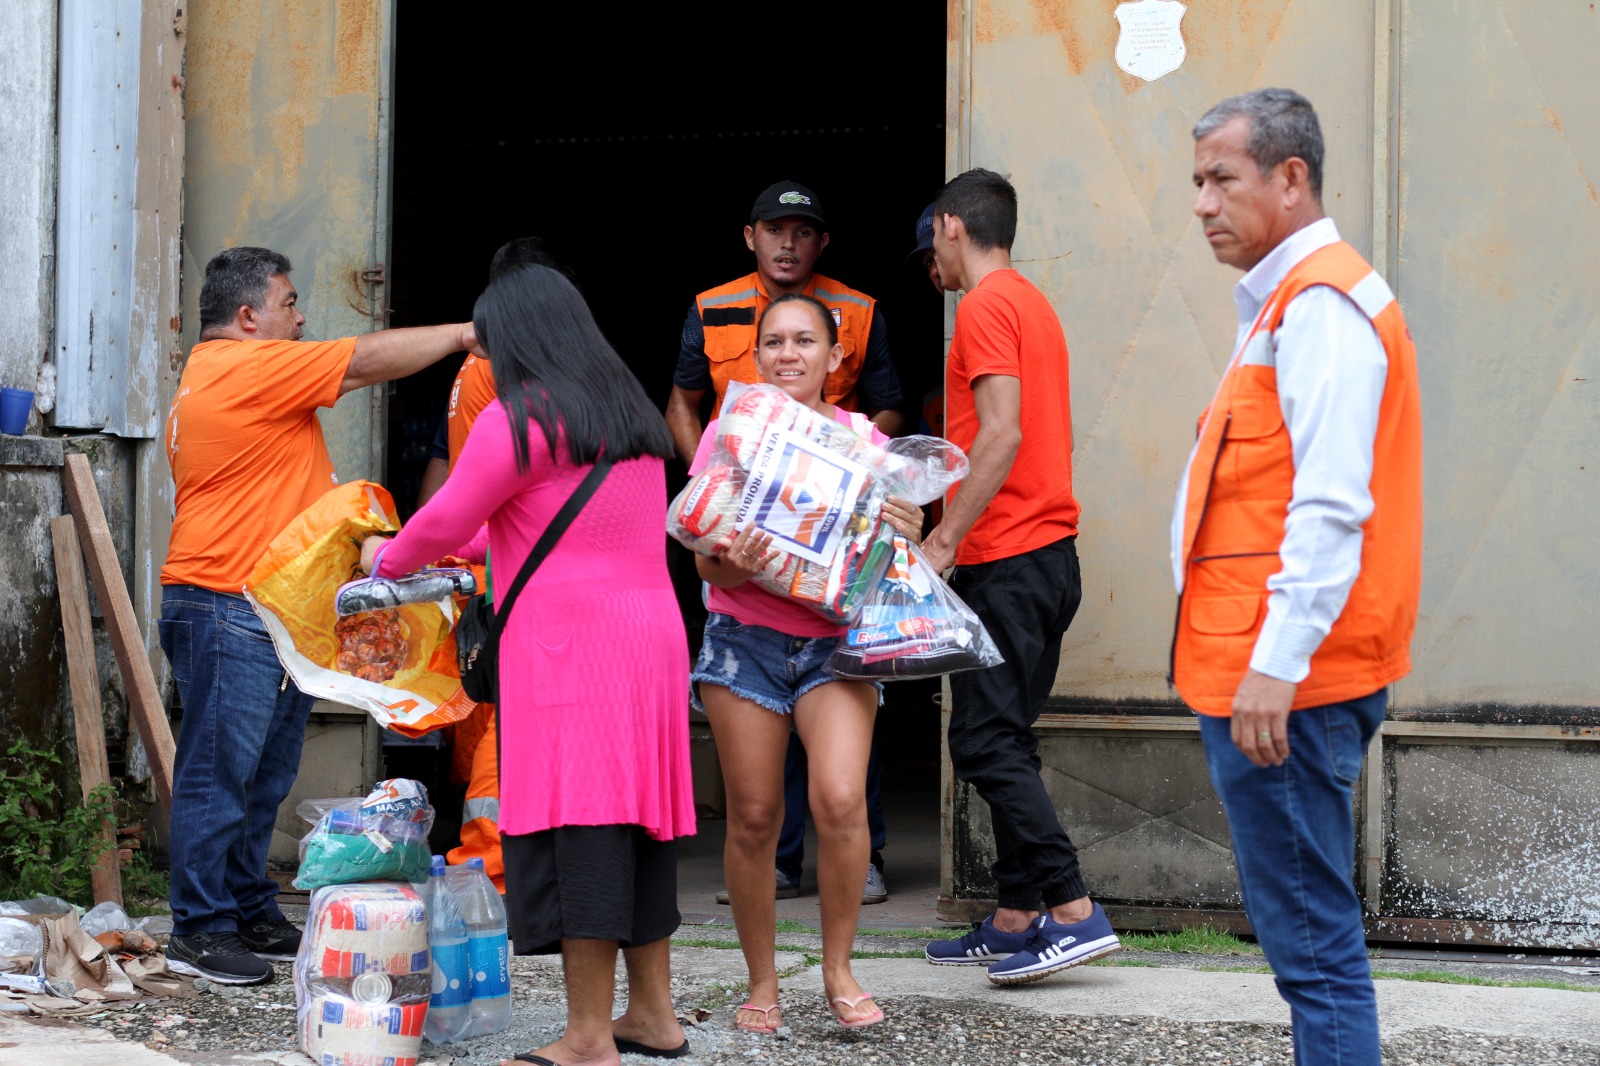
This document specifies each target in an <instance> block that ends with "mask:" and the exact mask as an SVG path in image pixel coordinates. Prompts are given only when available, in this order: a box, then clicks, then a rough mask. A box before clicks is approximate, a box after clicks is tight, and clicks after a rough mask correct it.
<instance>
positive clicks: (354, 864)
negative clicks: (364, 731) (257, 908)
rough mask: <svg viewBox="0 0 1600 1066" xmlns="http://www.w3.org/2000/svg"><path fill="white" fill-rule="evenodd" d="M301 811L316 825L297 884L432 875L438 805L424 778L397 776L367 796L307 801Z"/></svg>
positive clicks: (305, 842) (303, 846) (306, 841)
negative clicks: (431, 849)
mask: <svg viewBox="0 0 1600 1066" xmlns="http://www.w3.org/2000/svg"><path fill="white" fill-rule="evenodd" d="M298 811H299V813H300V816H301V817H302V818H304V819H305V820H306V821H308V822H311V823H312V827H311V832H309V833H307V834H306V835H305V836H304V837H303V838H302V839H301V841H300V872H299V873H297V874H296V875H295V879H294V884H295V887H296V888H321V887H322V886H324V885H343V884H350V883H352V882H356V881H411V882H416V883H422V882H425V881H426V880H427V879H428V861H429V858H430V854H429V851H428V831H429V830H430V829H432V828H433V807H431V806H430V805H429V804H428V793H427V790H426V789H424V788H423V787H422V785H421V784H419V783H418V782H416V781H412V780H410V779H408V778H404V777H396V778H391V779H389V780H387V781H379V782H378V784H377V786H376V787H375V788H373V790H372V791H371V792H369V793H368V794H367V797H366V798H365V799H362V800H353V799H321V800H305V801H303V802H301V804H300V806H299V808H298Z"/></svg>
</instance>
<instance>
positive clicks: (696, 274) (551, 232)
mask: <svg viewBox="0 0 1600 1066" xmlns="http://www.w3.org/2000/svg"><path fill="white" fill-rule="evenodd" d="M472 10H473V9H470V8H467V9H462V10H461V11H456V12H452V13H441V11H440V10H439V9H438V8H436V7H434V6H431V5H422V6H412V5H401V6H400V7H399V11H398V15H397V27H396V55H395V71H396V82H395V94H394V101H395V106H394V123H393V129H394V165H393V175H394V179H393V228H392V233H393V240H392V262H391V264H390V270H389V277H390V279H391V282H390V301H391V304H392V307H393V315H392V319H391V321H392V324H394V325H397V326H401V325H420V324H428V323H434V322H443V321H454V320H460V319H464V318H466V317H469V316H470V314H471V311H472V303H473V300H474V298H475V297H476V295H477V293H478V292H479V291H480V289H481V288H482V286H483V283H484V280H485V276H486V273H487V268H488V263H489V258H490V256H491V255H492V254H493V252H494V250H495V248H497V247H498V246H499V245H500V244H502V243H503V242H504V241H506V240H508V239H510V238H513V237H519V236H524V235H529V234H534V235H537V236H539V237H541V238H543V239H544V240H545V241H546V242H547V243H548V244H549V246H550V247H551V248H552V250H553V251H554V252H555V254H556V255H557V256H558V257H560V258H561V259H562V261H563V262H565V263H566V264H568V265H569V266H570V268H571V270H572V272H573V274H574V277H575V280H576V282H577V284H578V286H579V287H580V288H581V289H582V290H583V293H584V295H585V297H586V298H587V299H588V301H589V303H590V305H591V307H592V308H593V310H594V313H595V317H596V319H597V320H598V321H599V323H600V326H601V328H602V329H604V330H605V332H606V334H607V336H608V337H609V338H610V340H611V341H612V343H613V344H614V345H615V347H616V348H617V350H618V351H619V352H620V353H621V354H622V356H623V358H624V359H626V360H627V361H628V363H629V365H630V366H632V368H633V369H634V371H635V372H636V373H637V374H638V376H639V378H640V380H641V381H643V383H644V385H645V388H646V389H647V390H648V391H649V393H650V395H651V396H652V397H653V398H654V399H655V400H656V401H657V403H658V404H659V405H661V406H663V407H664V406H665V404H666V399H667V394H668V392H669V391H670V387H671V382H672V369H673V365H674V363H675V361H676V358H677V352H678V342H679V333H680V330H681V328H682V325H683V319H684V314H685V312H686V311H687V309H688V307H689V305H690V303H691V302H692V300H693V298H694V295H695V293H697V292H699V291H701V290H703V289H707V288H710V287H712V286H714V285H718V284H721V283H722V282H725V281H728V280H731V279H732V278H735V277H737V276H739V275H741V274H744V273H747V272H748V271H749V270H751V269H752V257H751V255H750V253H749V252H748V251H747V250H746V248H745V246H744V241H743V237H742V228H743V226H744V224H745V222H746V221H747V220H748V216H749V210H750V204H751V201H752V200H753V199H754V198H755V195H756V194H757V193H758V192H759V191H760V190H761V189H762V188H763V187H765V186H766V185H768V184H769V183H771V182H774V181H778V180H782V179H786V178H787V179H792V180H795V181H798V182H801V183H803V184H806V185H809V186H810V187H811V188H813V189H815V190H816V191H817V193H818V194H819V196H820V197H821V198H822V199H823V202H824V205H825V207H826V209H827V212H828V216H829V221H830V231H831V243H830V245H829V247H828V250H827V252H826V253H825V254H824V255H823V257H822V260H821V263H820V267H821V270H822V272H823V273H825V274H828V275H830V276H832V277H836V278H838V279H840V280H841V281H843V282H845V283H846V284H849V285H852V286H854V287H856V288H858V289H861V290H863V291H865V292H868V293H870V294H872V295H873V296H875V297H876V298H877V299H878V300H879V301H880V305H881V307H882V310H883V314H884V316H885V321H886V322H887V323H888V325H889V326H890V338H891V344H892V347H893V351H894V354H895V360H896V363H897V364H898V367H899V370H900V375H901V379H902V383H903V385H904V388H905V394H906V400H907V403H906V406H907V412H906V413H907V415H908V417H909V418H910V419H911V420H912V424H913V426H914V425H915V423H916V419H917V417H918V415H919V413H920V410H921V399H922V397H923V395H924V394H925V393H926V392H927V391H928V390H930V389H931V388H933V387H934V386H935V385H936V384H937V383H938V382H939V380H940V377H941V375H942V356H943V350H942V347H943V345H942V333H943V312H942V306H943V305H942V301H941V299H940V298H939V297H938V296H937V295H936V294H935V293H934V291H933V289H932V287H931V286H930V285H929V284H928V281H927V278H926V277H925V276H924V275H923V274H922V273H921V272H920V271H919V270H917V269H915V268H913V267H910V266H906V265H905V264H904V262H903V260H904V258H905V256H906V253H907V252H908V251H909V250H910V248H911V246H912V244H913V243H914V241H913V232H914V224H915V222H916V218H917V216H918V214H919V213H920V212H921V210H922V208H923V207H924V206H925V205H926V204H927V202H928V201H929V200H930V199H932V197H933V195H934V193H935V192H937V190H938V188H939V186H940V184H941V183H942V182H943V180H944V147H945V132H944V114H945V69H944V67H945V19H944V14H943V10H942V5H939V6H934V7H931V8H929V9H928V10H927V11H926V12H925V13H923V14H920V15H917V16H908V15H907V14H906V13H905V12H906V10H907V9H906V8H903V7H901V6H899V5H890V4H865V5H859V6H858V7H855V8H852V9H851V10H850V11H849V12H848V15H847V17H843V18H838V19H829V18H826V17H823V16H822V15H819V14H818V13H817V12H815V11H806V10H803V9H797V8H793V7H778V6H770V5H768V6H761V5H746V4H717V3H710V4H697V5H689V6H688V7H683V6H677V7H673V6H668V5H623V6H618V5H613V4H573V5H560V7H559V8H558V7H557V5H549V4H537V5H534V4H529V5H506V6H505V7H504V8H503V9H500V10H497V11H496V13H495V14H494V15H492V16H491V15H478V14H472V13H471V11H472ZM458 366H459V360H455V359H452V360H446V361H444V362H443V363H441V364H439V365H438V366H436V367H434V368H432V369H431V370H429V371H428V372H425V373H422V374H418V375H416V376H414V377H413V378H410V379H408V380H406V381H403V382H400V383H398V384H397V385H396V386H395V387H394V389H393V392H392V393H391V399H390V425H389V438H388V449H389V450H388V482H389V484H390V486H391V487H392V489H393V490H394V495H395V499H396V502H397V503H398V504H399V506H400V507H401V510H402V514H403V515H408V514H409V513H410V510H411V509H412V505H413V503H414V501H415V497H416V492H417V487H418V484H419V479H420V475H421V471H422V467H423V465H424V464H425V463H426V460H427V455H428V446H429V443H430V442H431V440H432V437H433V434H434V431H435V429H436V428H437V426H438V424H439V420H440V419H441V417H442V416H443V413H444V410H445V404H446V400H447V395H448V391H449V388H450V383H451V381H452V379H453V377H454V375H455V372H456V370H457V368H458ZM669 477H670V478H671V483H669V486H668V488H669V490H675V489H676V488H677V487H678V486H679V485H680V484H681V482H682V478H683V471H682V470H681V468H680V469H677V470H674V471H672V472H671V474H670V475H669ZM889 692H890V698H891V707H892V706H893V705H894V704H897V703H902V702H904V703H906V704H908V705H912V706H914V707H915V708H916V711H915V714H916V720H917V721H918V722H919V723H928V725H927V727H926V728H920V727H919V728H917V729H914V730H904V729H899V728H897V729H895V731H894V734H893V736H894V738H895V741H894V744H893V745H892V746H891V747H892V748H895V749H900V748H903V749H904V751H905V758H904V759H903V760H902V759H900V758H897V757H893V756H891V755H890V752H889V750H887V749H886V751H885V756H886V758H885V764H884V769H885V775H886V777H888V778H890V779H891V780H892V779H893V778H894V777H898V776H899V773H898V771H899V770H901V769H902V768H905V769H907V770H909V764H911V763H915V764H916V770H915V771H914V772H913V773H912V776H914V777H917V778H919V779H921V780H924V781H925V780H927V777H928V767H929V766H930V765H931V766H933V767H936V766H937V762H938V731H937V725H936V723H937V721H938V717H937V712H936V709H935V708H934V706H933V703H932V695H933V694H934V693H935V692H937V686H936V685H933V684H932V683H923V684H919V683H903V684H900V685H891V686H889ZM885 717H887V714H886V715H885ZM901 724H904V722H903V720H902V723H901ZM913 733H914V734H916V736H915V737H912V736H911V734H913ZM933 780H935V781H937V773H936V772H935V773H934V774H933Z"/></svg>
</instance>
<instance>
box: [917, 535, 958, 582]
mask: <svg viewBox="0 0 1600 1066" xmlns="http://www.w3.org/2000/svg"><path fill="white" fill-rule="evenodd" d="M922 561H923V562H925V563H927V564H928V565H929V566H931V567H933V572H934V573H936V574H941V575H942V574H943V573H944V572H945V571H946V570H948V569H950V567H951V565H952V564H953V563H954V562H955V561H956V549H955V545H953V544H952V545H949V546H948V547H947V546H946V545H945V544H944V542H943V541H942V540H941V539H940V538H939V530H938V529H937V528H935V529H934V531H933V532H932V533H929V534H928V536H927V539H925V540H924V541H923V542H922Z"/></svg>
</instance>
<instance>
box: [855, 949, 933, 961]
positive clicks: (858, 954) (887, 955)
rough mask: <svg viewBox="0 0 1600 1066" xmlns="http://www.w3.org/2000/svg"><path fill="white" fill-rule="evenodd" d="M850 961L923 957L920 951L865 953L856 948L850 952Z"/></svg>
mask: <svg viewBox="0 0 1600 1066" xmlns="http://www.w3.org/2000/svg"><path fill="white" fill-rule="evenodd" d="M850 957H851V958H852V959H920V958H923V957H924V955H923V953H922V952H921V951H909V950H908V951H866V950H863V949H861V948H857V949H855V950H854V951H852V952H850Z"/></svg>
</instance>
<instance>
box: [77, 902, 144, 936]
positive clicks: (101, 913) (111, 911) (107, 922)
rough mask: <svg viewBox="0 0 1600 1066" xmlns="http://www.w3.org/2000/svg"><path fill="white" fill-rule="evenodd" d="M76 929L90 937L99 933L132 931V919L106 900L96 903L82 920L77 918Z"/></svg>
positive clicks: (125, 912)
mask: <svg viewBox="0 0 1600 1066" xmlns="http://www.w3.org/2000/svg"><path fill="white" fill-rule="evenodd" d="M78 928H80V929H82V930H83V931H84V932H85V933H88V934H89V935H90V936H99V935H100V934H101V933H111V932H115V931H117V930H119V929H132V928H133V919H131V918H129V917H128V912H127V911H125V910H123V909H122V908H121V907H119V906H117V905H116V904H115V903H113V902H111V901H110V900H109V899H108V900H106V901H104V902H103V903H96V904H95V905H94V906H93V907H91V908H90V909H89V910H88V912H87V913H85V914H84V916H83V917H82V918H79V919H78Z"/></svg>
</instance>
